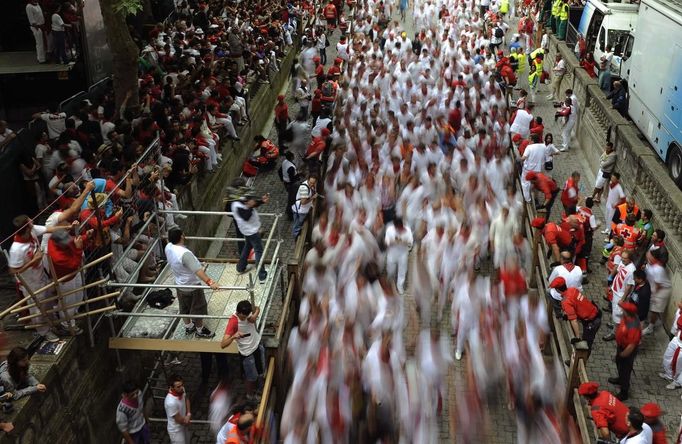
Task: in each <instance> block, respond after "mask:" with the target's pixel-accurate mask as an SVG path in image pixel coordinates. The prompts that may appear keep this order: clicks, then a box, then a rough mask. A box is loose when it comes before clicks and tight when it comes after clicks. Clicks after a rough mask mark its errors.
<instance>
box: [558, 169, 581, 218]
mask: <svg viewBox="0 0 682 444" xmlns="http://www.w3.org/2000/svg"><path fill="white" fill-rule="evenodd" d="M579 185H580V173H579V172H577V171H573V173H571V177H569V178H568V180H567V181H566V183H565V184H564V189H563V190H561V204H562V205H563V206H564V211H568V209H569V208H575V207H576V206H577V205H578V197H579V194H580V188H579Z"/></svg>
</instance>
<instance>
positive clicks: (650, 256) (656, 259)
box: [642, 249, 672, 335]
mask: <svg viewBox="0 0 682 444" xmlns="http://www.w3.org/2000/svg"><path fill="white" fill-rule="evenodd" d="M646 260H647V265H646V268H645V269H644V271H645V272H646V278H647V280H648V281H649V285H650V286H651V304H650V305H649V325H647V326H646V328H644V329H643V330H642V334H643V335H648V334H651V333H653V332H654V329H655V328H656V327H657V326H658V325H660V324H661V323H662V316H663V313H664V312H665V309H666V308H667V307H668V300H669V299H670V295H671V293H672V282H671V281H670V274H669V273H668V270H667V269H666V268H665V265H664V262H663V258H662V253H661V250H660V249H659V250H650V251H647V253H646Z"/></svg>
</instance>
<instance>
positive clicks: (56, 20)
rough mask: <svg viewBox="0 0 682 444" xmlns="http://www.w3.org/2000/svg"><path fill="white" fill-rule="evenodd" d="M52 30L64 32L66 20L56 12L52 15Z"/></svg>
mask: <svg viewBox="0 0 682 444" xmlns="http://www.w3.org/2000/svg"><path fill="white" fill-rule="evenodd" d="M52 30H53V31H64V20H63V19H62V17H61V16H60V15H59V14H57V13H56V12H55V13H54V14H52Z"/></svg>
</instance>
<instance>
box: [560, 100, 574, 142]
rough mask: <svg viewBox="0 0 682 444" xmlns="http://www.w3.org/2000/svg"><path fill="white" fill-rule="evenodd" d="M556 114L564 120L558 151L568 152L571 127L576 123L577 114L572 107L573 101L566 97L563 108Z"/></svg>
mask: <svg viewBox="0 0 682 444" xmlns="http://www.w3.org/2000/svg"><path fill="white" fill-rule="evenodd" d="M558 114H559V115H560V116H562V117H563V118H564V119H565V122H564V126H563V128H562V130H561V143H562V145H561V148H559V150H560V151H568V150H569V148H570V144H571V135H572V132H573V127H574V126H575V123H576V122H577V121H578V113H577V112H576V109H575V107H574V106H573V101H572V100H571V98H570V97H567V98H566V100H565V101H564V106H563V107H562V108H561V109H560V110H559V111H558Z"/></svg>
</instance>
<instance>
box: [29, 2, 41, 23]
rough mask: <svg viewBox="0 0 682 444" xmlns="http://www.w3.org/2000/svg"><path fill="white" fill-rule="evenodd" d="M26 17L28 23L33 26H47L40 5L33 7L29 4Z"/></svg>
mask: <svg viewBox="0 0 682 444" xmlns="http://www.w3.org/2000/svg"><path fill="white" fill-rule="evenodd" d="M26 15H27V16H28V23H29V25H31V26H34V25H35V26H43V25H44V24H45V16H44V15H43V10H42V9H41V8H40V5H33V4H31V3H29V4H28V5H26Z"/></svg>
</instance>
